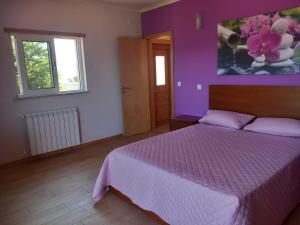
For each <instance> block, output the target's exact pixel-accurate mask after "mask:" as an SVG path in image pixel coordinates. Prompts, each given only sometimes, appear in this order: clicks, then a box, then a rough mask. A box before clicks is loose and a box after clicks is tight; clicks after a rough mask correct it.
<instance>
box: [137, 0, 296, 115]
mask: <svg viewBox="0 0 300 225" xmlns="http://www.w3.org/2000/svg"><path fill="white" fill-rule="evenodd" d="M297 6H300V0H284V1H282V0H273V1H272V2H270V1H261V0H252V1H246V0H228V1H220V0H210V1H200V0H182V1H179V2H177V3H174V4H171V5H168V6H165V7H162V8H159V9H155V10H152V11H149V12H146V13H143V14H142V31H143V36H146V35H151V34H156V33H160V32H164V31H172V32H173V38H174V87H175V88H174V90H175V93H174V95H175V113H176V114H177V115H178V114H191V115H203V114H205V112H206V111H207V109H208V86H209V85H210V84H232V85H290V86H297V85H300V74H299V75H276V76H274V75H273V76H270V75H245V76H234V75H232V76H219V77H218V76H217V45H216V43H217V24H218V22H221V21H224V20H229V19H235V18H242V17H247V16H255V15H257V14H260V13H266V12H273V11H276V10H281V9H287V8H293V7H297ZM197 13H200V14H201V16H202V28H201V29H200V30H199V31H196V28H195V17H196V14H197ZM178 81H181V82H182V86H181V87H177V86H176V83H177V82H178ZM197 84H202V86H203V89H202V91H197V89H196V87H197ZM299 99H300V96H299Z"/></svg>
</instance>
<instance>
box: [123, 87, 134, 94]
mask: <svg viewBox="0 0 300 225" xmlns="http://www.w3.org/2000/svg"><path fill="white" fill-rule="evenodd" d="M131 89H133V88H132V87H122V88H121V90H122V92H123V94H124V93H125V92H126V90H131Z"/></svg>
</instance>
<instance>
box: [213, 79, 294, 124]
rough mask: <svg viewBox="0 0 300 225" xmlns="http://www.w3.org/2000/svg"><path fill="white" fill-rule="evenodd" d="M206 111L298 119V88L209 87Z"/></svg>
mask: <svg viewBox="0 0 300 225" xmlns="http://www.w3.org/2000/svg"><path fill="white" fill-rule="evenodd" d="M209 108H210V109H219V110H228V111H236V112H242V113H248V114H252V115H255V116H258V117H288V118H295V119H300V87H299V86H298V87H287V86H232V85H211V86H210V87H209Z"/></svg>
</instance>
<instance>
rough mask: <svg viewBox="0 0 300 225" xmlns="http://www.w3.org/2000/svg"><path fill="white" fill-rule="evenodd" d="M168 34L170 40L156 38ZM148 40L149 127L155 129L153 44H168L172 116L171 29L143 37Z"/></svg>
mask: <svg viewBox="0 0 300 225" xmlns="http://www.w3.org/2000/svg"><path fill="white" fill-rule="evenodd" d="M163 36H168V37H170V41H166V40H158V38H160V37H163ZM144 38H145V39H147V42H148V65H149V66H148V68H149V90H150V93H149V94H150V112H151V129H152V130H153V129H155V127H156V124H155V93H154V92H153V86H154V84H155V81H154V77H155V74H154V73H155V71H154V68H153V66H152V65H153V49H152V45H153V44H170V68H169V69H170V86H169V88H170V90H169V92H170V101H171V104H170V105H171V108H170V110H171V117H174V76H173V74H174V63H173V35H172V32H171V31H166V32H162V33H159V34H154V35H150V36H146V37H144Z"/></svg>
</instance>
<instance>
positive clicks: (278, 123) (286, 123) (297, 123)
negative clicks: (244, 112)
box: [244, 117, 300, 137]
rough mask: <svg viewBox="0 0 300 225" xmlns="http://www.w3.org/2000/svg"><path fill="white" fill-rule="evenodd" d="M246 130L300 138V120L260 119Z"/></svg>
mask: <svg viewBox="0 0 300 225" xmlns="http://www.w3.org/2000/svg"><path fill="white" fill-rule="evenodd" d="M244 130H248V131H253V132H258V133H264V134H273V135H280V136H289V137H300V120H296V119H290V118H268V117H263V118H258V119H256V120H255V121H254V122H253V123H251V124H249V125H247V126H246V127H245V128H244Z"/></svg>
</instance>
